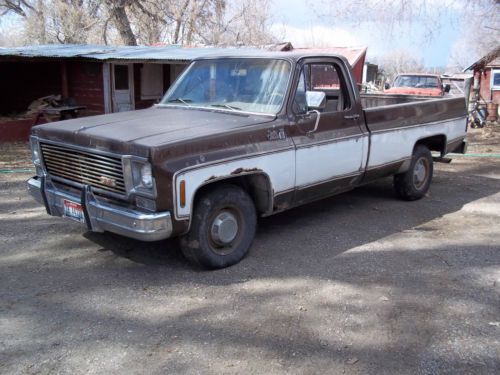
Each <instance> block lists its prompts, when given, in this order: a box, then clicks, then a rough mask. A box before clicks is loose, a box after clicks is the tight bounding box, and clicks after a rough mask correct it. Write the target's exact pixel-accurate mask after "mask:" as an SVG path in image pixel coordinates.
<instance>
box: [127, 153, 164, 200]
mask: <svg viewBox="0 0 500 375" xmlns="http://www.w3.org/2000/svg"><path fill="white" fill-rule="evenodd" d="M123 172H124V178H125V186H126V188H127V192H128V194H135V195H139V196H143V197H148V198H155V196H156V188H155V179H154V177H153V168H152V167H151V164H150V163H149V162H148V161H147V160H146V159H143V158H139V157H135V156H125V157H124V158H123Z"/></svg>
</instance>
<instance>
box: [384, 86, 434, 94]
mask: <svg viewBox="0 0 500 375" xmlns="http://www.w3.org/2000/svg"><path fill="white" fill-rule="evenodd" d="M384 93H386V94H401V95H422V96H443V92H442V91H441V89H438V88H435V89H424V88H416V87H391V88H390V89H387V90H384Z"/></svg>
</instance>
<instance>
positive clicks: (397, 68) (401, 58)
mask: <svg viewBox="0 0 500 375" xmlns="http://www.w3.org/2000/svg"><path fill="white" fill-rule="evenodd" d="M377 63H378V64H379V66H380V68H381V69H382V70H383V71H384V75H385V77H386V79H388V80H389V81H392V80H394V78H395V77H396V76H397V75H398V74H401V73H419V72H424V71H425V67H424V64H423V62H422V60H421V59H419V58H418V57H416V56H415V55H413V54H412V53H411V52H410V51H406V50H396V51H394V52H392V53H389V54H387V55H386V56H384V57H383V58H381V59H379V60H378V61H377Z"/></svg>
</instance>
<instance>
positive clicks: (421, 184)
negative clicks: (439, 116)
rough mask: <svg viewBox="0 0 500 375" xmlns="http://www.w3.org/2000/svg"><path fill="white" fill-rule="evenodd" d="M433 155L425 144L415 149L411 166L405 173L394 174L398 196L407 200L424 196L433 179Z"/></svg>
mask: <svg viewBox="0 0 500 375" xmlns="http://www.w3.org/2000/svg"><path fill="white" fill-rule="evenodd" d="M432 173H433V164H432V155H431V152H430V151H429V149H428V148H427V147H426V146H424V145H417V146H416V147H415V150H414V151H413V155H412V159H411V163H410V167H409V168H408V170H407V171H406V172H404V173H400V174H397V175H395V176H394V189H395V190H396V193H397V194H398V196H399V197H400V198H402V199H404V200H407V201H414V200H417V199H420V198H422V197H423V196H424V195H425V194H426V193H427V191H428V190H429V186H430V184H431V180H432Z"/></svg>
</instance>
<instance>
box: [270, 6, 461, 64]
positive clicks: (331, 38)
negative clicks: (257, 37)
mask: <svg viewBox="0 0 500 375" xmlns="http://www.w3.org/2000/svg"><path fill="white" fill-rule="evenodd" d="M273 9H274V10H273V12H272V14H273V21H274V22H276V23H280V24H281V26H275V30H276V33H277V34H278V35H280V34H281V35H282V36H283V38H284V40H286V41H290V42H292V44H293V45H294V46H297V47H300V46H303V47H306V46H310V45H311V44H316V45H317V46H318V47H328V46H366V47H368V60H370V59H373V58H374V57H381V56H383V55H384V54H387V53H390V52H391V51H395V50H406V51H409V52H410V53H412V54H413V55H414V56H415V57H417V58H421V59H422V61H423V63H424V65H425V66H427V67H435V66H446V65H447V63H448V59H449V57H450V53H451V50H452V47H453V44H454V43H455V42H456V40H457V38H458V36H459V34H460V30H459V25H458V24H457V22H453V21H452V20H451V18H450V15H449V14H448V15H446V16H443V17H442V19H441V22H440V24H441V26H440V28H439V30H438V31H437V32H436V33H435V35H434V36H433V37H432V38H428V37H426V33H425V31H424V30H425V29H424V27H423V25H422V24H419V23H418V22H415V23H413V24H411V25H407V26H406V27H396V28H395V29H394V31H393V32H392V33H388V32H384V31H383V30H382V29H381V28H380V27H379V26H380V25H377V24H376V22H363V23H360V24H358V25H349V24H347V23H340V22H338V21H337V22H336V23H335V24H333V23H329V22H328V21H327V20H326V19H322V18H320V17H318V16H317V15H316V14H315V13H314V11H313V10H311V8H310V6H309V5H308V4H307V3H306V2H305V1H304V0H302V1H301V0H274V3H273ZM283 34H284V35H283Z"/></svg>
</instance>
